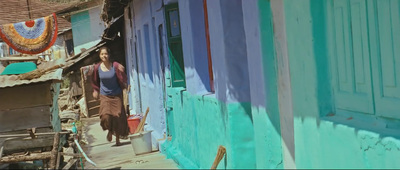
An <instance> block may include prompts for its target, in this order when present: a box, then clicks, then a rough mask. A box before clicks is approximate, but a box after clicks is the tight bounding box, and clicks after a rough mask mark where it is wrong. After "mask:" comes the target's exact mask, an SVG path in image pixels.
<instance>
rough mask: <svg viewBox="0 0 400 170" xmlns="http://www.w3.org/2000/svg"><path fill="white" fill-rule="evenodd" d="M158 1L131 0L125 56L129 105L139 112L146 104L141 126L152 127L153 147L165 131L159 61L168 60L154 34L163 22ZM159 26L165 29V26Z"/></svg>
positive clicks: (157, 35) (148, 128) (163, 77)
mask: <svg viewBox="0 0 400 170" xmlns="http://www.w3.org/2000/svg"><path fill="white" fill-rule="evenodd" d="M161 5H162V0H151V1H134V2H131V5H130V6H131V9H130V10H131V14H132V24H133V25H132V27H130V26H129V28H130V29H131V30H127V31H129V34H130V36H131V39H132V40H130V41H132V42H131V43H130V44H131V47H130V48H132V49H131V50H132V52H130V53H129V54H130V56H127V58H128V62H129V65H131V68H132V70H130V71H129V74H130V77H131V81H130V83H131V90H132V92H131V93H130V96H131V109H132V111H133V112H136V113H143V112H144V111H145V110H146V108H147V107H149V108H150V112H149V115H148V117H147V119H146V122H147V123H148V124H147V125H146V126H145V130H153V132H152V142H153V145H154V146H156V147H158V141H159V139H162V138H164V135H165V133H166V118H165V107H164V103H165V95H166V94H165V92H164V90H165V89H164V88H165V85H164V81H165V80H164V79H165V76H164V75H163V74H164V73H163V72H162V70H163V69H162V68H161V64H160V63H161V60H163V62H164V63H166V61H168V60H166V59H165V58H166V57H165V55H166V54H167V53H166V47H165V42H162V43H161V45H160V37H159V34H158V29H159V25H160V24H161V25H164V15H163V10H159V9H160V8H161ZM125 24H129V23H125ZM126 27H127V26H126ZM161 29H165V26H163V27H162V28H161ZM163 35H165V31H164V30H162V35H161V36H163ZM163 38H164V37H161V41H164V40H163ZM134 45H136V49H135V47H134ZM135 50H136V51H135ZM160 50H162V54H161V52H160ZM167 64H168V63H167ZM165 67H167V65H166V66H165ZM136 68H138V69H136ZM164 70H166V72H168V69H165V68H164ZM134 102H135V103H134Z"/></svg>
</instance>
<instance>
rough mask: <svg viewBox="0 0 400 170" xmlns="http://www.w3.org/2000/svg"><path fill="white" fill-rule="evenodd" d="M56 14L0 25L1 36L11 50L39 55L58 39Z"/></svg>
mask: <svg viewBox="0 0 400 170" xmlns="http://www.w3.org/2000/svg"><path fill="white" fill-rule="evenodd" d="M57 32H58V27H57V18H56V14H55V13H53V14H52V15H49V16H46V17H42V18H38V19H35V20H31V21H26V22H19V23H13V24H5V25H0V36H1V38H2V39H3V40H4V42H6V43H7V44H8V45H9V46H10V47H11V48H13V49H14V50H16V51H18V52H21V53H25V54H39V53H42V52H43V51H46V50H47V49H49V48H50V47H51V46H52V45H53V44H54V42H55V41H56V39H57Z"/></svg>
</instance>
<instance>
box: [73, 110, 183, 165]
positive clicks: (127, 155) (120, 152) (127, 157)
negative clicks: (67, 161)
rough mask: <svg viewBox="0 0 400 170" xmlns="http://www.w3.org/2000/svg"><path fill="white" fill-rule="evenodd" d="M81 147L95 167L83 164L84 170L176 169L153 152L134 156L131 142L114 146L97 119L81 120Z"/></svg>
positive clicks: (170, 162)
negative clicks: (107, 138)
mask: <svg viewBox="0 0 400 170" xmlns="http://www.w3.org/2000/svg"><path fill="white" fill-rule="evenodd" d="M81 121H82V124H83V127H82V128H83V129H82V130H83V133H82V141H83V143H86V144H85V145H83V146H82V147H83V148H84V150H85V152H86V154H87V155H88V156H89V158H90V159H91V160H92V161H93V162H95V163H96V164H97V165H96V166H93V165H91V164H90V163H89V162H85V165H84V169H178V165H177V164H176V163H175V162H174V161H173V160H171V159H166V158H165V155H163V154H161V153H160V152H159V151H155V150H153V152H151V153H148V154H142V155H137V156H135V154H134V151H133V147H132V145H131V141H130V140H129V139H127V140H121V143H122V146H115V138H114V137H115V136H113V141H112V142H108V141H107V140H106V134H107V132H106V131H103V130H102V129H101V127H100V119H99V117H93V118H83V119H81Z"/></svg>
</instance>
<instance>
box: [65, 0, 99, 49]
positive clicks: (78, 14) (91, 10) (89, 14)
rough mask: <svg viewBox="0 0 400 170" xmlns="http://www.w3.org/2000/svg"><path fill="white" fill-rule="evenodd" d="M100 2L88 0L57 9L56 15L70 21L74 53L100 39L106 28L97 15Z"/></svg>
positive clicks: (91, 45) (87, 47)
mask: <svg viewBox="0 0 400 170" xmlns="http://www.w3.org/2000/svg"><path fill="white" fill-rule="evenodd" d="M101 4H102V1H101V0H90V1H85V2H79V3H75V4H73V5H71V6H69V7H66V8H64V9H62V10H59V11H57V15H59V16H61V18H65V19H67V20H68V21H69V22H71V28H72V40H73V45H74V54H79V53H81V52H83V51H85V50H87V49H89V48H90V47H93V46H95V45H97V44H98V43H99V42H100V41H101V38H102V37H101V36H102V34H103V31H104V29H105V28H106V26H105V25H104V22H102V21H101V20H100V17H99V16H100V13H101Z"/></svg>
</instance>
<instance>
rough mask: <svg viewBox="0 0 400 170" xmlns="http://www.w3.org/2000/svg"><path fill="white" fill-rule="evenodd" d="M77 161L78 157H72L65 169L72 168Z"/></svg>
mask: <svg viewBox="0 0 400 170" xmlns="http://www.w3.org/2000/svg"><path fill="white" fill-rule="evenodd" d="M76 161H78V159H70V160H69V161H68V163H67V165H65V166H64V168H63V170H64V169H65V170H67V169H71V167H72V166H73V165H75V163H76Z"/></svg>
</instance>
